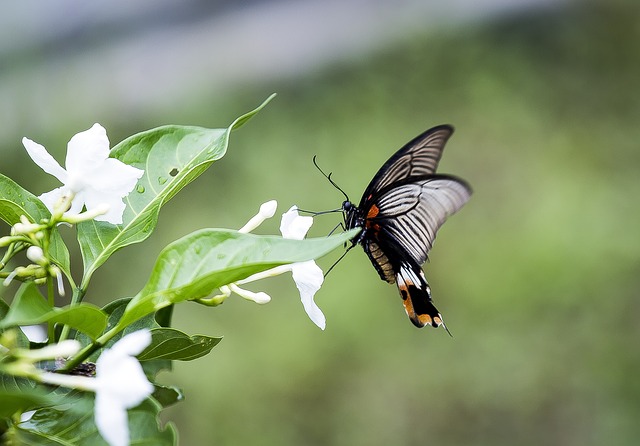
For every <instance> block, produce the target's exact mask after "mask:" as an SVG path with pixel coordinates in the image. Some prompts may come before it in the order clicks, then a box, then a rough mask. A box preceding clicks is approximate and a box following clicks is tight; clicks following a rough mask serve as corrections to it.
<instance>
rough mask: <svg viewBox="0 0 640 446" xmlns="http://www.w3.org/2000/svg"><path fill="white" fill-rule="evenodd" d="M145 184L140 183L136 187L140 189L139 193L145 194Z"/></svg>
mask: <svg viewBox="0 0 640 446" xmlns="http://www.w3.org/2000/svg"><path fill="white" fill-rule="evenodd" d="M144 190H145V189H144V186H143V185H142V184H138V187H136V191H138V192H139V193H141V194H143V193H144Z"/></svg>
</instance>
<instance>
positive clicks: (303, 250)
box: [119, 229, 359, 326]
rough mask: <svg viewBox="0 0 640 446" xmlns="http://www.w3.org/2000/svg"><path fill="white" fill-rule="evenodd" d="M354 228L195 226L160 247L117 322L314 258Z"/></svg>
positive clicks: (122, 323) (351, 234) (350, 234)
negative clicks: (293, 236) (244, 230)
mask: <svg viewBox="0 0 640 446" xmlns="http://www.w3.org/2000/svg"><path fill="white" fill-rule="evenodd" d="M358 231H359V229H355V230H351V231H348V232H344V233H342V234H338V235H333V236H331V237H324V238H315V239H306V240H289V239H284V238H282V237H276V236H261V235H253V234H241V233H239V232H237V231H232V230H228V229H202V230H200V231H196V232H193V233H191V234H189V235H187V236H185V237H183V238H181V239H179V240H177V241H175V242H173V243H171V244H169V245H168V246H167V247H166V248H165V249H163V250H162V252H161V253H160V255H159V257H158V260H157V261H156V264H155V266H154V268H153V271H152V273H151V277H150V278H149V281H148V282H147V284H146V285H145V287H144V288H143V289H142V291H141V292H140V293H138V295H137V296H136V297H134V298H133V299H132V300H131V302H130V303H129V305H128V306H127V309H126V311H125V314H124V315H123V316H122V319H121V320H120V322H119V325H120V326H126V325H128V324H130V323H131V322H133V321H135V320H137V319H139V318H141V317H143V316H145V315H148V314H150V313H154V312H155V311H157V310H159V309H161V308H164V307H166V306H168V305H171V304H175V303H178V302H182V301H185V300H189V299H198V298H202V297H206V296H208V295H209V294H210V293H211V292H212V291H213V290H215V289H217V288H219V287H220V286H222V285H227V284H229V283H232V282H236V281H238V280H240V279H244V278H246V277H249V276H250V275H252V274H255V273H257V272H260V271H266V270H268V269H271V268H273V267H276V266H279V265H284V264H288V263H294V262H303V261H306V260H310V259H316V258H318V257H321V256H323V255H325V254H327V253H328V252H330V251H332V250H333V249H335V248H337V247H338V246H340V245H342V244H343V243H345V242H346V241H347V240H350V239H352V238H353V237H354V236H355V235H356V234H357V233H358Z"/></svg>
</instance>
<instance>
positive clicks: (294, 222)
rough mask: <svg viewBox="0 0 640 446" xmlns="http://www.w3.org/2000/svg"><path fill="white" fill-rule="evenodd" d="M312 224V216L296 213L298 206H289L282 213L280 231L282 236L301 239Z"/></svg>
mask: <svg viewBox="0 0 640 446" xmlns="http://www.w3.org/2000/svg"><path fill="white" fill-rule="evenodd" d="M312 224H313V217H302V216H300V215H299V214H298V208H297V207H296V206H291V208H290V209H289V210H288V211H287V212H285V213H284V214H282V220H281V221H280V232H281V233H282V236H283V237H284V238H289V239H294V240H302V239H303V238H304V236H305V235H307V231H309V228H310V227H311V225H312Z"/></svg>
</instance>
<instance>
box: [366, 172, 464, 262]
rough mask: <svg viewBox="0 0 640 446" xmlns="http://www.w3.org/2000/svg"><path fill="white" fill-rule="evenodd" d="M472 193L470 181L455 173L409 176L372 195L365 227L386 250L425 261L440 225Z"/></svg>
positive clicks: (416, 260) (415, 260)
mask: <svg viewBox="0 0 640 446" xmlns="http://www.w3.org/2000/svg"><path fill="white" fill-rule="evenodd" d="M470 197H471V188H470V187H469V185H468V184H467V183H466V182H465V181H463V180H461V179H459V178H456V177H454V176H450V175H430V176H428V177H422V178H413V179H412V178H409V179H407V180H405V181H404V182H402V183H401V184H398V185H393V186H391V187H389V188H387V190H383V191H382V192H381V193H380V194H379V195H378V196H375V197H373V198H372V200H371V201H370V203H368V207H367V209H368V213H367V218H366V220H365V229H366V230H367V231H368V232H369V234H370V237H371V238H372V240H374V241H375V242H376V244H377V245H378V246H379V247H380V248H381V250H382V251H383V252H394V253H398V254H400V256H401V257H403V258H407V259H408V260H411V261H412V262H413V263H414V264H417V265H422V264H423V263H424V262H425V261H426V260H427V257H428V254H429V251H430V250H431V247H432V246H433V242H434V240H435V238H436V233H437V232H438V229H440V227H441V226H442V225H443V224H444V222H445V221H446V220H447V218H448V217H450V216H451V215H453V214H454V213H456V212H457V211H458V210H459V209H460V208H461V207H462V206H463V205H464V204H465V203H466V202H467V201H468V200H469V198H470Z"/></svg>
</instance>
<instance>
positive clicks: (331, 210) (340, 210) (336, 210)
mask: <svg viewBox="0 0 640 446" xmlns="http://www.w3.org/2000/svg"><path fill="white" fill-rule="evenodd" d="M298 212H304V213H305V214H311V215H313V216H314V217H315V216H316V215H323V214H331V213H334V212H342V208H338V209H330V210H328V211H320V212H317V211H307V210H306V209H298Z"/></svg>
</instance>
